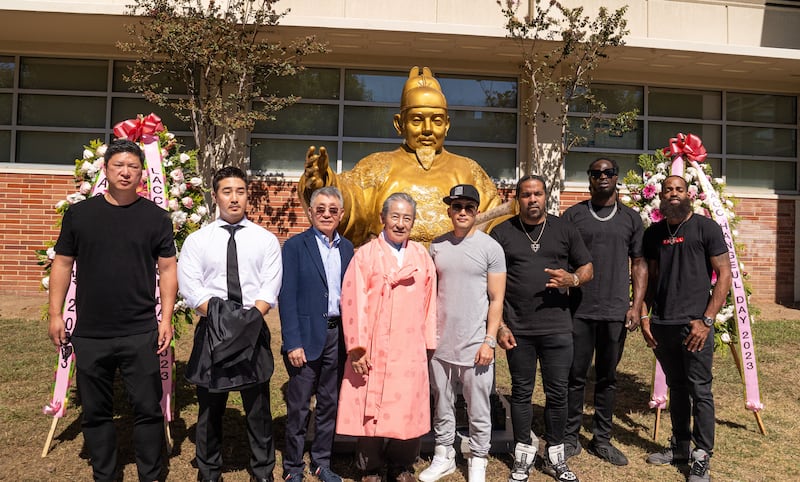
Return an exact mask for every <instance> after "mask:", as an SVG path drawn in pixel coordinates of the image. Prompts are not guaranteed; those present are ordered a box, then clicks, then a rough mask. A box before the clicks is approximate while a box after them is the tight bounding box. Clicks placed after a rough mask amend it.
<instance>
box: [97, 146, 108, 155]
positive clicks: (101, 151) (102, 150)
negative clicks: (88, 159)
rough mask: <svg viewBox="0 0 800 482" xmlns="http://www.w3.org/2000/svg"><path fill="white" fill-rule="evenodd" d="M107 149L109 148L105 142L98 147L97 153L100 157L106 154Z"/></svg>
mask: <svg viewBox="0 0 800 482" xmlns="http://www.w3.org/2000/svg"><path fill="white" fill-rule="evenodd" d="M106 149H108V146H107V145H105V144H103V145H101V146H100V147H98V148H97V155H98V156H100V157H103V156H105V155H106Z"/></svg>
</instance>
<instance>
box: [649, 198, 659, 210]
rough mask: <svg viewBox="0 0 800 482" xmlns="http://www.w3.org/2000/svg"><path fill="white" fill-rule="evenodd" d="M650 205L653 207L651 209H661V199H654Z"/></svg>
mask: <svg viewBox="0 0 800 482" xmlns="http://www.w3.org/2000/svg"><path fill="white" fill-rule="evenodd" d="M650 205H651V206H653V209H661V198H660V197H654V198H653V200H652V201H650Z"/></svg>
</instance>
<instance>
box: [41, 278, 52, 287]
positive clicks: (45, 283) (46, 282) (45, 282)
mask: <svg viewBox="0 0 800 482" xmlns="http://www.w3.org/2000/svg"><path fill="white" fill-rule="evenodd" d="M42 288H44V289H46V290H49V289H50V277H49V276H45V277H44V278H42Z"/></svg>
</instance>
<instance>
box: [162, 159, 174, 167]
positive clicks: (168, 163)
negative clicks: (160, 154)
mask: <svg viewBox="0 0 800 482" xmlns="http://www.w3.org/2000/svg"><path fill="white" fill-rule="evenodd" d="M162 165H163V166H164V167H172V161H170V160H169V159H167V160H165V161H164V164H162Z"/></svg>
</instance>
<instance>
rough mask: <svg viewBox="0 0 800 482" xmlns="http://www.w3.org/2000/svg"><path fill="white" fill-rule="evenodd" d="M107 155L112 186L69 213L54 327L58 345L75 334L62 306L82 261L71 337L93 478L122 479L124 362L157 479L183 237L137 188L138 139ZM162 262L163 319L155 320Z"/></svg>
mask: <svg viewBox="0 0 800 482" xmlns="http://www.w3.org/2000/svg"><path fill="white" fill-rule="evenodd" d="M104 157H105V172H106V177H107V179H108V191H107V192H106V193H105V194H104V195H101V196H96V197H93V198H90V199H87V200H85V201H81V202H80V203H78V204H75V205H74V206H72V207H70V208H69V210H68V211H67V212H66V213H65V214H64V220H63V223H62V225H61V234H60V235H59V237H58V241H57V242H56V245H55V251H56V257H55V259H54V260H53V265H52V269H51V272H50V308H49V314H50V326H49V330H48V331H49V336H50V339H51V340H52V341H53V343H54V344H55V345H56V347H61V346H62V345H65V344H67V343H68V342H69V340H68V339H67V336H66V332H65V324H64V318H63V317H62V308H63V306H64V299H65V297H66V294H67V288H68V287H69V283H70V275H71V271H72V264H73V262H75V263H76V277H77V279H76V295H75V306H76V310H77V325H76V327H75V330H74V331H73V333H72V339H71V340H72V346H73V348H74V350H75V365H76V380H77V384H78V387H79V389H80V392H81V406H82V409H83V417H82V421H81V427H82V428H83V437H84V440H85V443H86V449H87V451H88V453H89V458H90V459H91V463H92V469H93V471H94V479H95V480H103V481H111V480H116V477H117V441H116V434H115V431H114V421H113V415H114V414H113V392H114V390H113V385H114V376H115V373H116V371H117V369H119V371H120V373H121V374H122V378H123V380H124V381H125V386H126V387H127V389H128V400H129V401H130V403H131V406H132V408H133V412H134V416H135V423H134V426H133V440H134V446H135V451H136V467H137V469H138V471H139V480H147V481H152V480H158V479H159V477H160V476H161V465H162V455H161V454H162V449H163V445H164V429H163V420H164V419H163V414H162V412H161V405H160V401H161V394H162V393H161V373H160V371H159V360H158V358H159V355H160V354H161V353H163V352H164V351H165V350H167V349H168V348H169V344H170V341H171V339H172V322H171V320H172V310H173V307H174V305H175V296H176V293H177V288H178V279H177V262H176V260H175V241H174V239H173V231H172V222H171V221H170V218H169V215H168V214H167V212H166V211H165V210H163V209H161V208H160V207H158V206H156V205H155V204H153V203H152V202H151V201H149V200H147V199H144V198H141V197H139V195H138V194H137V193H136V189H137V188H138V187H139V185H140V183H141V180H142V171H143V167H144V154H143V153H142V151H141V149H140V148H139V146H138V145H136V143H134V142H131V141H128V140H117V141H114V142H112V143H111V144H110V145H109V146H108V149H107V150H106V152H105V156H104ZM156 266H158V273H159V276H160V277H159V282H158V286H159V289H160V296H161V315H162V316H161V320H162V321H161V322H157V321H156V320H157V319H156V298H155V289H156Z"/></svg>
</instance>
